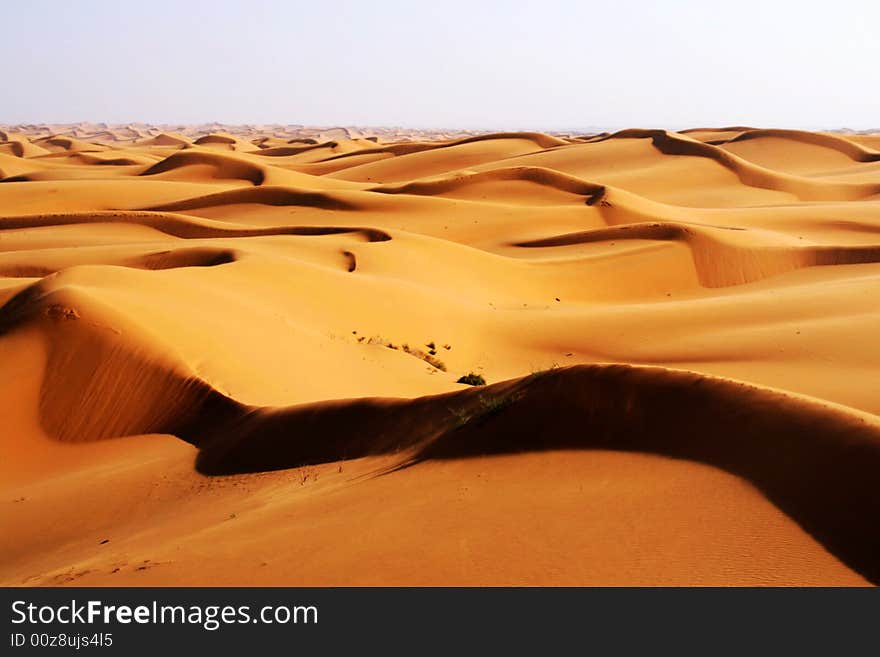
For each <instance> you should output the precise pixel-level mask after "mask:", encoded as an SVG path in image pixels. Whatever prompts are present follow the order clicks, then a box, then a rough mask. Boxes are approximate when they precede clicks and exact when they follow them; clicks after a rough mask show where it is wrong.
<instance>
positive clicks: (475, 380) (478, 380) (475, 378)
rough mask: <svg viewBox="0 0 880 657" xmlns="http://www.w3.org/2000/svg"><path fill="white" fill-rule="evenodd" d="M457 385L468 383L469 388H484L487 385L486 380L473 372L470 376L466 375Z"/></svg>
mask: <svg viewBox="0 0 880 657" xmlns="http://www.w3.org/2000/svg"><path fill="white" fill-rule="evenodd" d="M456 383H466V384H467V385H469V386H484V385H486V379H484V378H483V377H482V376H481V375H479V374H474V373H473V372H471V373H470V374H465V375H464V376H463V377H461V378H460V379H459V380H458V381H456Z"/></svg>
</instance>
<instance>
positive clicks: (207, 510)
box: [0, 124, 880, 586]
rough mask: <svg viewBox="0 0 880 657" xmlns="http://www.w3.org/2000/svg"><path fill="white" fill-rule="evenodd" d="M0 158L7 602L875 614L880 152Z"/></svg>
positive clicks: (272, 134)
mask: <svg viewBox="0 0 880 657" xmlns="http://www.w3.org/2000/svg"><path fill="white" fill-rule="evenodd" d="M0 128H2V134H0V140H2V143H0V362H3V363H4V366H3V367H2V368H0V414H2V416H3V417H4V418H5V420H4V428H3V430H2V431H0V441H2V445H3V449H4V453H5V454H7V456H8V457H7V458H6V459H3V460H2V461H0V470H2V476H3V479H2V481H3V500H0V508H2V514H3V515H2V523H3V525H2V526H3V527H4V530H5V532H6V534H7V535H8V536H11V537H14V540H12V541H6V542H4V546H3V548H2V556H3V559H2V561H0V564H2V565H0V580H2V581H3V583H5V584H9V585H58V584H76V585H99V586H100V585H114V584H117V585H118V584H126V585H127V584H132V585H138V584H142V585H170V584H194V585H197V584H211V585H215V584H234V585H241V584H292V585H296V584H303V585H328V584H329V585H345V584H355V585H361V584H365V585H369V584H434V585H438V584H439V585H444V584H447V585H448V584H471V585H480V584H525V585H533V584H563V585H564V584H599V585H615V584H647V585H669V584H673V585H691V584H698V585H699V584H720V585H768V584H775V585H864V584H877V583H880V556H878V555H880V526H878V523H877V522H876V519H877V518H878V517H880V494H878V492H877V486H876V485H875V476H874V475H875V473H876V472H877V471H878V469H880V401H878V398H877V396H876V390H875V388H876V378H877V372H878V371H880V350H878V349H877V347H876V343H877V339H876V336H877V335H878V334H880V309H878V307H877V304H876V303H875V302H874V299H875V298H876V295H877V289H878V285H880V241H878V236H880V164H878V163H880V142H878V141H877V137H876V136H874V135H855V134H845V133H810V132H803V131H793V130H782V129H758V128H751V127H744V126H730V127H722V128H697V129H693V130H686V131H683V132H678V133H675V132H669V131H664V130H643V129H630V130H624V131H619V132H616V133H603V134H599V135H576V134H575V135H549V134H542V133H526V132H523V133H494V134H474V133H453V132H430V131H421V132H419V131H413V132H411V133H401V132H400V131H397V130H387V131H381V130H370V129H362V128H339V129H333V130H329V129H323V128H309V127H303V126H250V127H235V126H222V125H218V124H208V125H204V126H147V125H141V124H131V125H128V126H107V125H100V124H78V125H76V126H48V125H34V126H10V127H8V128H7V127H3V126H0ZM469 374H473V375H477V374H478V375H480V376H481V377H483V378H484V379H485V381H486V382H487V383H488V385H485V386H482V385H479V386H474V385H468V384H467V383H464V382H459V381H460V379H462V378H465V377H466V375H469ZM470 382H471V383H473V382H474V380H473V379H472V380H471V381H470ZM83 509H88V510H89V512H88V514H86V513H84V512H83Z"/></svg>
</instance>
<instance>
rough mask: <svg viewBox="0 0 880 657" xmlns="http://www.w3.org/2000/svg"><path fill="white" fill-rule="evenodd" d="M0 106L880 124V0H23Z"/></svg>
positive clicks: (287, 115)
mask: <svg viewBox="0 0 880 657" xmlns="http://www.w3.org/2000/svg"><path fill="white" fill-rule="evenodd" d="M3 14H4V19H3V23H4V29H3V35H2V37H0V58H2V59H0V61H2V62H3V75H2V89H3V99H2V102H0V123H20V122H59V123H61V122H65V123H67V122H77V121H105V122H108V123H124V122H131V121H143V122H152V123H203V122H210V121H219V122H224V123H292V124H296V123H304V124H312V125H371V126H406V127H438V128H442V127H448V128H494V129H539V130H540V129H543V130H565V129H577V128H589V127H599V128H620V127H664V128H683V127H694V126H721V125H733V124H746V125H759V126H763V127H790V128H837V127H851V128H878V127H880V0H835V1H834V2H830V1H828V0H821V1H820V0H762V1H756V0H737V1H734V2H728V1H726V0H723V1H712V0H705V1H699V0H666V1H656V2H651V1H647V0H642V1H636V0H603V1H601V2H594V1H590V0H580V1H578V0H570V1H569V0H542V1H534V2H521V1H517V0H512V1H510V2H500V1H497V2H496V1H494V0H492V1H480V0H468V1H465V2H462V1H459V0H435V1H432V2H417V1H415V0H410V1H400V2H395V1H391V0H374V1H372V2H366V1H361V2H354V1H351V2H349V1H341V0H313V1H310V2H300V1H298V0H290V1H287V2H285V1H283V0H277V1H268V0H266V1H261V0H250V1H247V2H246V1H244V0H241V1H238V0H235V1H234V0H212V1H210V2H194V1H187V0H176V1H172V0H152V1H143V0H139V1H137V2H134V1H127V0H113V1H101V0H77V1H76V2H72V1H62V0H58V1H49V0H22V1H21V2H14V3H13V2H5V3H4V6H3Z"/></svg>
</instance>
